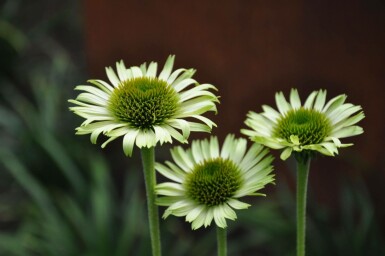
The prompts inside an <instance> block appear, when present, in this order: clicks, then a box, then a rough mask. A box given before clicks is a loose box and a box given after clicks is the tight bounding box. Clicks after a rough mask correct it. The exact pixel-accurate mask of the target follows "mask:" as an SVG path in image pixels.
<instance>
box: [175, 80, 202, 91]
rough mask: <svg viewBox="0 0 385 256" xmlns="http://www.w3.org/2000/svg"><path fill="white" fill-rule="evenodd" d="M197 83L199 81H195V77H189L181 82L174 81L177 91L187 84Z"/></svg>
mask: <svg viewBox="0 0 385 256" xmlns="http://www.w3.org/2000/svg"><path fill="white" fill-rule="evenodd" d="M196 83H197V81H195V80H194V79H192V78H187V79H185V80H182V81H180V82H179V83H176V82H174V84H173V86H174V89H175V91H176V92H180V91H182V90H183V89H185V88H186V87H187V86H189V85H191V84H196Z"/></svg>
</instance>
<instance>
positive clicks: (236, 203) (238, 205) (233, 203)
mask: <svg viewBox="0 0 385 256" xmlns="http://www.w3.org/2000/svg"><path fill="white" fill-rule="evenodd" d="M227 204H228V205H230V206H231V207H232V208H234V209H236V210H242V209H247V208H249V207H250V206H251V205H250V204H247V203H244V202H241V201H239V200H237V199H233V198H230V199H229V200H227Z"/></svg>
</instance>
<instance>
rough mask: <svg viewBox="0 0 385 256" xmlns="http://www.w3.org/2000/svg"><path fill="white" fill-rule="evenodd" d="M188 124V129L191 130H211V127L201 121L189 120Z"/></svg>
mask: <svg viewBox="0 0 385 256" xmlns="http://www.w3.org/2000/svg"><path fill="white" fill-rule="evenodd" d="M189 124H190V130H191V131H192V132H208V133H210V132H211V128H210V127H208V126H207V125H206V124H201V123H195V122H189Z"/></svg>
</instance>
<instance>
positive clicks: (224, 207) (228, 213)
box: [219, 199, 237, 220]
mask: <svg viewBox="0 0 385 256" xmlns="http://www.w3.org/2000/svg"><path fill="white" fill-rule="evenodd" d="M235 200H236V199H235ZM219 208H220V211H221V212H222V215H224V217H226V218H227V219H230V220H236V219H237V214H236V213H235V211H234V210H233V209H231V207H230V206H229V205H228V204H227V203H224V204H221V205H219Z"/></svg>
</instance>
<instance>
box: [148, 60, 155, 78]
mask: <svg viewBox="0 0 385 256" xmlns="http://www.w3.org/2000/svg"><path fill="white" fill-rule="evenodd" d="M157 69H158V63H156V62H151V63H150V65H148V69H147V72H146V76H147V77H152V78H154V77H156V71H157Z"/></svg>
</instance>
